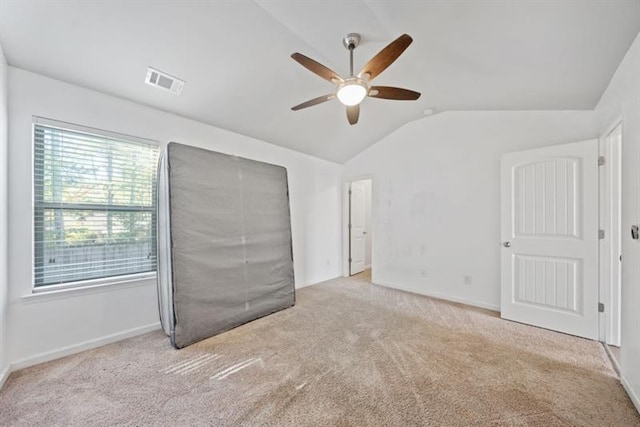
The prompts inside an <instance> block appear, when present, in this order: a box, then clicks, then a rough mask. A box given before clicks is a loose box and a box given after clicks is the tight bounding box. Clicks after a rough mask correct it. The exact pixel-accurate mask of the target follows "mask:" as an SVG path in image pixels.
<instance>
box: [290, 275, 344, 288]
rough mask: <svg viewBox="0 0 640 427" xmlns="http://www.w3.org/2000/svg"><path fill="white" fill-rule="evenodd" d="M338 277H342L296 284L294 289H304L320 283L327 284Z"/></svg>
mask: <svg viewBox="0 0 640 427" xmlns="http://www.w3.org/2000/svg"><path fill="white" fill-rule="evenodd" d="M340 277H342V276H336V277H330V278H328V279H322V280H318V281H311V282H308V283H302V284H298V285H296V289H302V288H306V287H307V286H313V285H319V284H320V283H324V282H328V281H329V280H334V279H339V278H340Z"/></svg>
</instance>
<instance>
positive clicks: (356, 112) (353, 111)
mask: <svg viewBox="0 0 640 427" xmlns="http://www.w3.org/2000/svg"><path fill="white" fill-rule="evenodd" d="M358 117H360V104H356V105H352V106H349V107H347V120H349V124H350V125H355V124H356V123H358Z"/></svg>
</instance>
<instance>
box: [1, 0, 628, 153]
mask: <svg viewBox="0 0 640 427" xmlns="http://www.w3.org/2000/svg"><path fill="white" fill-rule="evenodd" d="M638 31H640V0H602V1H600V0H556V1H552V0H548V1H523V0H506V1H500V0H487V1H455V0H452V1H433V0H432V1H423V2H419V1H373V0H370V1H361V0H358V1H306V2H302V1H298V2H285V1H266V0H258V1H234V2H225V1H209V2H206V1H158V2H149V1H129V2H124V1H116V0H112V1H57V2H56V1H50V2H40V1H7V0H0V43H2V46H3V48H4V51H5V54H6V56H7V59H8V61H9V63H10V64H11V65H13V66H16V67H19V68H23V69H26V70H30V71H34V72H36V73H40V74H43V75H46V76H50V77H53V78H56V79H60V80H63V81H67V82H70V83H73V84H77V85H80V86H85V87H88V88H92V89H95V90H98V91H102V92H105V93H109V94H112V95H116V96H119V97H123V98H127V99H130V100H133V101H136V102H140V103H143V104H146V105H150V106H153V107H156V108H160V109H162V110H166V111H170V112H173V113H176V114H179V115H182V116H185V117H189V118H192V119H195V120H198V121H201V122H205V123H209V124H211V125H214V126H217V127H220V128H224V129H228V130H231V131H234V132H238V133H241V134H244V135H248V136H252V137H255V138H258V139H261V140H263V141H267V142H270V143H273V144H277V145H280V146H283V147H288V148H291V149H294V150H298V151H302V152H305V153H308V154H311V155H314V156H317V157H321V158H325V159H328V160H333V161H336V162H340V163H342V162H344V161H346V160H348V159H349V158H351V157H352V156H354V155H355V154H357V153H359V152H360V151H362V150H363V149H365V148H367V147H368V146H370V145H372V144H374V143H375V142H376V141H378V140H379V139H380V138H382V137H383V136H385V135H387V134H389V133H390V132H392V131H394V130H395V129H397V128H398V127H400V126H402V125H403V124H405V123H407V122H409V121H411V120H415V119H417V118H420V117H422V116H423V111H424V110H425V109H434V110H435V111H436V112H440V111H445V110H565V109H592V108H594V106H595V104H596V103H597V101H598V99H599V98H600V96H601V94H602V93H603V91H604V89H605V88H606V86H607V84H608V82H609V80H610V79H611V77H612V75H613V73H614V72H615V70H616V68H617V66H618V64H619V63H620V61H621V60H622V57H623V56H624V54H625V52H626V51H627V49H628V48H629V46H630V45H631V42H632V41H633V39H634V37H635V36H636V35H637V34H638ZM349 32H358V33H360V34H362V37H363V41H362V43H361V45H360V47H358V48H357V49H356V51H355V66H356V68H357V69H359V68H360V67H361V66H362V65H364V63H365V62H366V61H368V60H369V59H370V58H371V57H372V56H373V55H374V54H375V53H376V52H377V51H379V50H380V49H381V48H383V47H384V46H385V45H386V44H388V43H389V42H391V41H392V40H393V39H395V38H396V37H398V36H399V35H400V34H402V33H408V34H410V35H411V36H412V37H413V39H414V42H413V44H412V45H411V46H410V47H409V49H407V51H405V53H404V54H403V55H402V56H401V57H400V58H399V59H398V60H397V61H396V62H395V63H394V64H393V65H392V66H391V67H390V68H389V69H387V70H386V71H385V72H384V73H383V74H382V75H381V76H380V77H378V78H377V79H376V81H375V82H376V84H378V85H389V86H400V87H405V88H408V89H413V90H417V91H419V92H422V97H421V98H420V99H419V100H418V101H415V102H400V101H387V100H380V99H365V101H364V102H363V104H362V107H361V114H360V121H359V123H358V124H357V125H355V126H349V124H348V123H347V120H346V115H345V111H344V107H343V106H342V105H341V104H339V102H338V101H336V100H334V101H331V102H327V103H325V104H321V105H319V106H315V107H312V108H308V109H305V110H301V111H297V112H293V111H291V110H290V107H292V106H293V105H296V104H298V103H300V102H303V101H306V100H308V99H310V98H314V97H316V96H319V95H323V94H327V93H330V92H332V90H333V88H332V85H331V84H330V83H328V82H326V81H324V80H322V79H321V78H319V77H317V76H316V75H314V74H312V73H311V72H309V71H307V70H306V69H304V68H303V67H301V66H300V65H299V64H297V63H296V62H294V61H293V60H292V59H291V58H290V57H289V56H290V54H291V53H293V52H301V53H303V54H305V55H307V56H310V57H312V58H314V59H316V60H318V61H319V62H322V63H324V64H325V65H327V66H329V67H330V68H332V69H334V70H335V71H336V72H338V73H339V74H342V75H345V74H348V53H347V51H346V50H345V49H344V47H343V46H342V37H343V36H344V35H345V34H346V33H349ZM147 66H152V67H155V68H158V69H160V70H162V71H166V72H168V73H169V74H173V75H175V76H177V77H180V78H182V79H184V80H186V82H187V84H186V86H185V88H184V91H183V93H182V95H181V96H179V97H176V96H174V95H171V94H169V93H168V92H164V91H161V90H158V89H155V88H152V87H150V86H147V85H145V84H144V83H143V80H144V77H145V73H146V69H147Z"/></svg>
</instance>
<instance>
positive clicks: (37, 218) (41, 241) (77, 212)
mask: <svg viewBox="0 0 640 427" xmlns="http://www.w3.org/2000/svg"><path fill="white" fill-rule="evenodd" d="M34 144H35V150H34V286H35V288H39V287H40V288H41V287H46V286H53V285H62V284H69V283H70V282H79V281H85V280H91V279H102V278H107V277H113V276H121V275H128V274H136V273H144V272H150V271H155V269H156V247H155V236H156V227H155V225H156V162H157V157H158V146H157V145H156V144H152V143H148V142H143V141H141V140H138V139H135V138H131V137H126V136H122V135H115V134H110V133H107V132H102V131H95V130H88V129H84V128H79V127H77V126H73V125H67V124H63V123H58V122H53V121H51V120H45V119H40V118H36V119H35V120H34Z"/></svg>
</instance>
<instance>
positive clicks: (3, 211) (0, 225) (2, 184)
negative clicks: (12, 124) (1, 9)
mask: <svg viewBox="0 0 640 427" xmlns="http://www.w3.org/2000/svg"><path fill="white" fill-rule="evenodd" d="M7 72H8V68H7V61H6V59H5V57H4V53H3V52H2V46H0V387H2V384H3V383H4V380H5V379H6V375H7V374H8V368H9V360H8V345H7V340H6V336H7V320H8V317H7V274H8V273H7V132H8V128H7V126H8V116H7V96H8V95H7Z"/></svg>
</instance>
